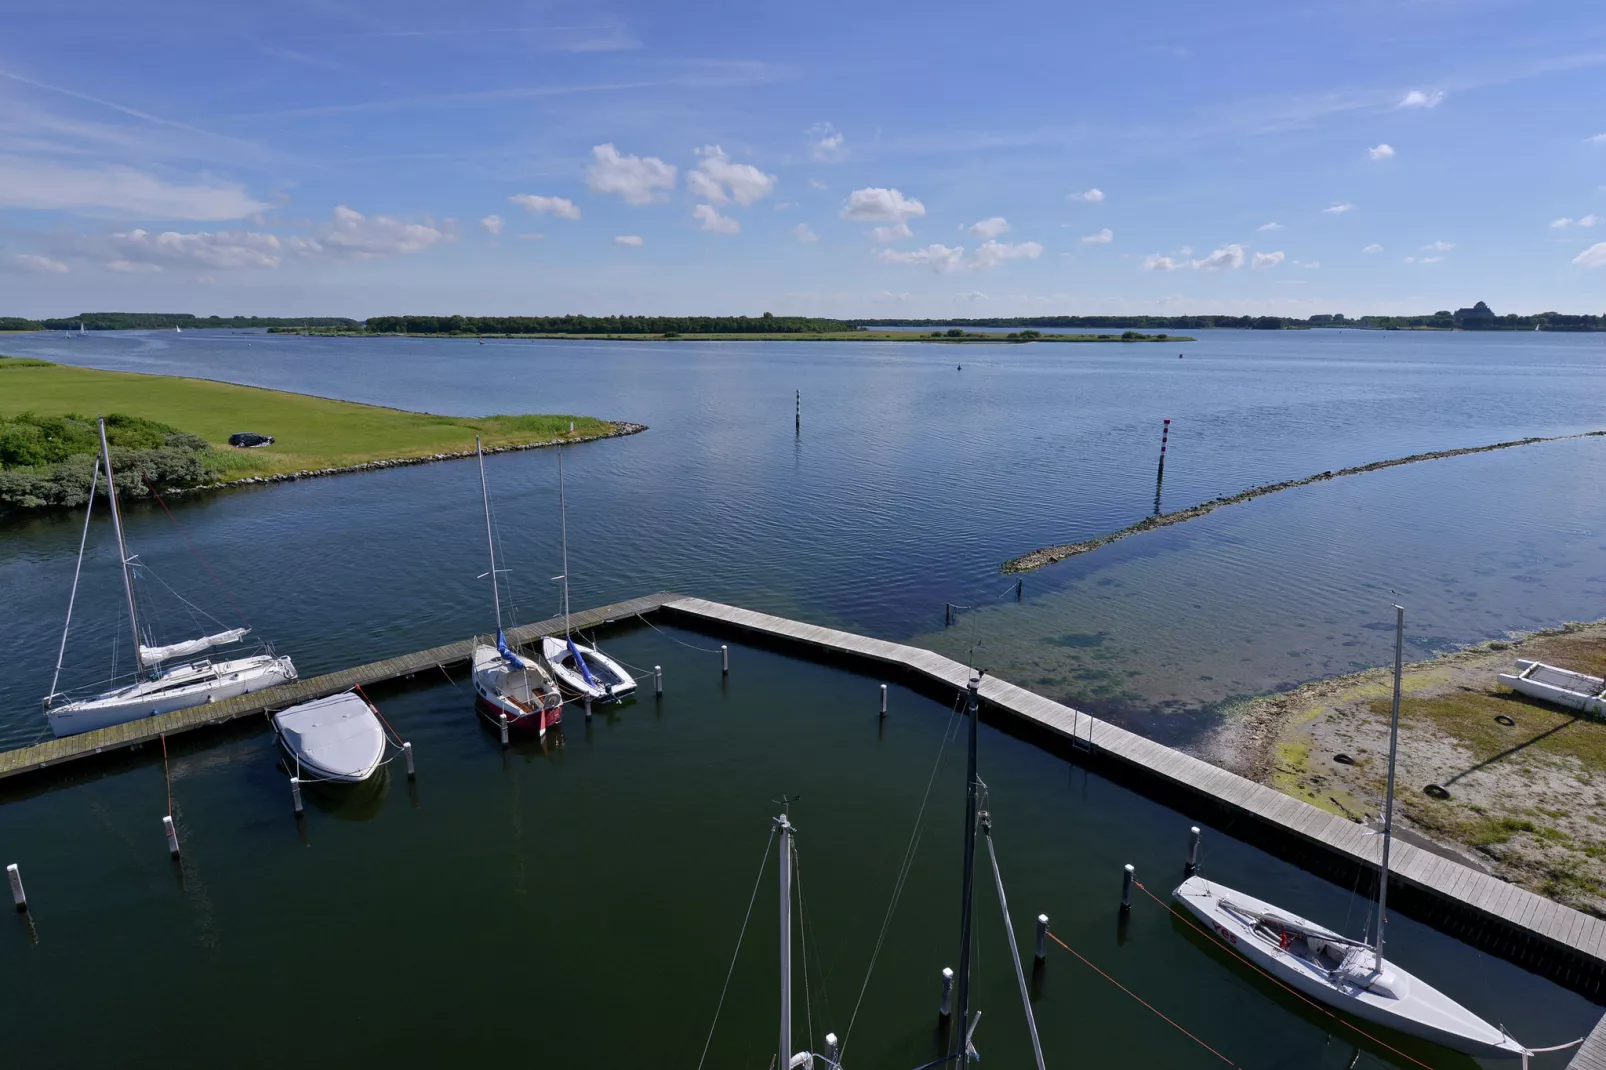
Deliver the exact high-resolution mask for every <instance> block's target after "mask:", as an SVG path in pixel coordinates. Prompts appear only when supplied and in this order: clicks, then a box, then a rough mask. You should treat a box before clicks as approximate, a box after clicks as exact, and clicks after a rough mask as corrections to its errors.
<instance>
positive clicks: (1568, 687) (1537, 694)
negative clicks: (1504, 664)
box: [1500, 658, 1606, 713]
mask: <svg viewBox="0 0 1606 1070" xmlns="http://www.w3.org/2000/svg"><path fill="white" fill-rule="evenodd" d="M1500 682H1501V683H1503V684H1505V685H1506V686H1507V687H1509V688H1511V689H1512V690H1513V691H1518V692H1521V693H1522V694H1524V695H1527V696H1529V697H1530V698H1536V699H1539V700H1541V701H1543V702H1550V703H1553V704H1555V705H1557V706H1565V707H1566V708H1568V709H1570V710H1581V711H1583V712H1584V713H1606V680H1602V679H1601V678H1600V677H1598V676H1586V675H1585V674H1583V673H1581V672H1573V671H1572V670H1571V669H1559V668H1557V667H1556V666H1554V665H1546V664H1545V663H1544V662H1542V661H1527V660H1524V659H1520V658H1519V659H1518V661H1517V671H1516V672H1514V673H1510V672H1503V673H1501V674H1500Z"/></svg>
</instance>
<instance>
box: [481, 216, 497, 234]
mask: <svg viewBox="0 0 1606 1070" xmlns="http://www.w3.org/2000/svg"><path fill="white" fill-rule="evenodd" d="M480 229H482V230H484V231H485V233H487V234H489V235H491V236H492V237H495V236H497V235H499V234H501V233H502V217H501V216H499V215H488V216H485V217H484V218H483V219H481V220H480Z"/></svg>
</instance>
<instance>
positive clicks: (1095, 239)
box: [1082, 227, 1115, 245]
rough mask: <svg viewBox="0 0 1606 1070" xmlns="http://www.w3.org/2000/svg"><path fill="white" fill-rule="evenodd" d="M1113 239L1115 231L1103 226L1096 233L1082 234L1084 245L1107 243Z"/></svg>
mask: <svg viewBox="0 0 1606 1070" xmlns="http://www.w3.org/2000/svg"><path fill="white" fill-rule="evenodd" d="M1114 240H1115V231H1113V230H1111V229H1110V228H1109V227H1105V228H1104V229H1103V230H1101V231H1099V232H1098V233H1097V234H1084V235H1082V242H1083V243H1084V244H1086V245H1108V244H1110V242H1112V241H1114Z"/></svg>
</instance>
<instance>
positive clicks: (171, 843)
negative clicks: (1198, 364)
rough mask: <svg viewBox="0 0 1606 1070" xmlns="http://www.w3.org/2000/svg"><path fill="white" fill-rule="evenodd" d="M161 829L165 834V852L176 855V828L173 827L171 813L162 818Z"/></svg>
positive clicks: (175, 856)
mask: <svg viewBox="0 0 1606 1070" xmlns="http://www.w3.org/2000/svg"><path fill="white" fill-rule="evenodd" d="M162 831H163V832H164V833H166V834H167V853H168V854H170V855H172V856H173V857H174V858H177V857H178V829H176V828H174V827H173V815H172V814H168V815H167V816H166V817H164V818H162Z"/></svg>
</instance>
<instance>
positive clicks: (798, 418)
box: [792, 390, 803, 434]
mask: <svg viewBox="0 0 1606 1070" xmlns="http://www.w3.org/2000/svg"><path fill="white" fill-rule="evenodd" d="M792 430H793V431H795V432H797V433H798V434H802V433H803V391H801V390H799V391H798V392H797V412H796V414H795V415H794V416H793V417H792Z"/></svg>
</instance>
